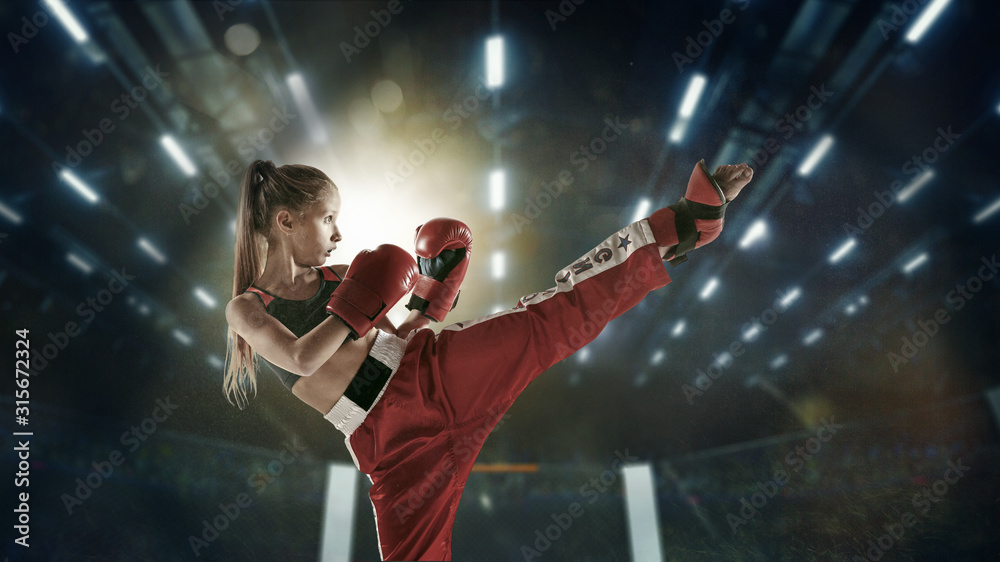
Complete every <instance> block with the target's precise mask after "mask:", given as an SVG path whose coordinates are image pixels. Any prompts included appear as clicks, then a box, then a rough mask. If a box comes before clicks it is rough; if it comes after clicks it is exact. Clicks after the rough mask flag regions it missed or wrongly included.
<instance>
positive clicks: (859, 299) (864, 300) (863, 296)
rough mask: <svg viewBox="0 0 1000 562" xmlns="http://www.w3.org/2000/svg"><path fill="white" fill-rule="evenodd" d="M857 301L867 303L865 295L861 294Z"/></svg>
mask: <svg viewBox="0 0 1000 562" xmlns="http://www.w3.org/2000/svg"><path fill="white" fill-rule="evenodd" d="M858 303H859V304H868V297H867V296H865V295H861V296H860V297H858Z"/></svg>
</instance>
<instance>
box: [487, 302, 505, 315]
mask: <svg viewBox="0 0 1000 562" xmlns="http://www.w3.org/2000/svg"><path fill="white" fill-rule="evenodd" d="M504 310H507V308H506V307H504V306H501V305H499V304H495V305H493V309H492V310H490V314H496V313H497V312H503V311H504Z"/></svg>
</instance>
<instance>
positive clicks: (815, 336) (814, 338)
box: [802, 328, 823, 345]
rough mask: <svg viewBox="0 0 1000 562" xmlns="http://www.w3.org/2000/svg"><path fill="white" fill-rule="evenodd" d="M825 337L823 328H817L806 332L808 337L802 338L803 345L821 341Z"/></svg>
mask: <svg viewBox="0 0 1000 562" xmlns="http://www.w3.org/2000/svg"><path fill="white" fill-rule="evenodd" d="M822 337H823V330H821V329H819V328H816V329H814V330H813V331H811V332H809V333H808V334H806V337H804V338H802V345H812V344H814V343H816V342H818V341H819V339H820V338H822Z"/></svg>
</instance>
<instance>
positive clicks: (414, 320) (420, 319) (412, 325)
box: [396, 310, 431, 340]
mask: <svg viewBox="0 0 1000 562" xmlns="http://www.w3.org/2000/svg"><path fill="white" fill-rule="evenodd" d="M430 323H431V321H430V319H429V318H427V317H426V316H424V315H423V314H421V313H420V311H419V310H411V311H410V315H409V316H407V317H406V320H403V323H402V324H400V325H399V328H397V329H396V335H397V336H399V337H401V338H403V339H404V340H405V339H406V336H407V335H409V333H410V332H412V331H413V330H419V329H421V328H426V327H427V325H428V324H430Z"/></svg>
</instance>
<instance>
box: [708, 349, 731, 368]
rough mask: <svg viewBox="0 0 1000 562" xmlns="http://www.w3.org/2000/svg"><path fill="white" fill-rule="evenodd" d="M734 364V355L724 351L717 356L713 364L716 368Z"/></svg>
mask: <svg viewBox="0 0 1000 562" xmlns="http://www.w3.org/2000/svg"><path fill="white" fill-rule="evenodd" d="M732 362H733V354H732V353H729V352H728V351H723V352H722V353H720V354H718V355H716V356H715V361H712V364H713V365H715V366H716V367H722V366H724V365H731V364H732Z"/></svg>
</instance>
